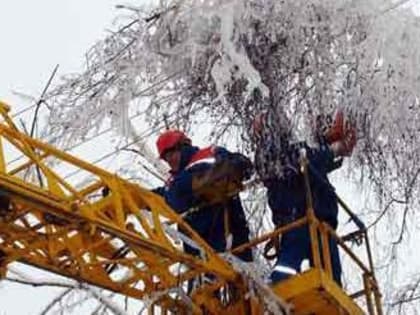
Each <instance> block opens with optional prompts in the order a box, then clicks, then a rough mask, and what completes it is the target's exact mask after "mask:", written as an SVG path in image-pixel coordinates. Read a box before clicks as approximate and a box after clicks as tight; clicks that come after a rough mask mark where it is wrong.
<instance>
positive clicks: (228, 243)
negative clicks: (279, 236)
mask: <svg viewBox="0 0 420 315" xmlns="http://www.w3.org/2000/svg"><path fill="white" fill-rule="evenodd" d="M156 146H157V149H158V152H159V156H160V158H161V159H163V160H164V161H165V162H167V163H168V165H169V166H170V173H171V178H170V179H169V180H168V182H167V184H166V186H165V187H162V188H159V189H156V190H155V191H156V192H157V193H159V194H161V195H162V196H163V197H164V198H165V200H166V202H167V203H168V204H169V205H170V206H171V207H172V208H173V209H174V210H175V211H176V212H178V213H183V214H186V216H185V220H186V222H187V223H188V224H189V225H190V226H191V227H192V228H193V229H194V230H195V231H197V232H198V234H199V235H200V236H201V237H202V238H203V239H204V240H205V241H206V242H207V243H208V244H209V245H210V246H211V247H212V248H213V249H215V250H216V251H217V252H223V251H226V250H228V249H229V248H230V247H232V248H234V247H237V246H239V245H241V244H244V243H247V242H248V241H249V229H248V226H247V222H246V218H245V213H244V209H243V207H242V204H241V201H240V199H239V196H238V192H236V193H234V194H230V193H231V192H232V191H230V192H226V193H225V191H222V190H220V185H219V184H216V183H215V182H214V181H213V180H214V179H216V178H217V180H218V183H220V182H221V179H226V178H232V179H233V178H234V180H235V181H237V182H240V183H241V182H242V180H244V179H246V178H248V177H249V176H250V174H251V171H252V164H251V162H250V160H249V159H248V158H246V157H245V156H243V155H242V154H239V153H232V152H229V151H228V150H226V149H225V148H222V147H217V146H210V147H207V148H203V149H200V148H198V147H196V146H193V145H192V143H191V140H190V139H189V138H188V137H187V136H186V135H185V134H184V133H183V132H181V131H179V130H168V131H165V132H164V133H162V134H161V135H160V136H159V137H158V139H157V142H156ZM226 163H227V164H226ZM225 165H228V167H224V166H225ZM220 166H222V167H220ZM215 170H216V171H221V172H219V173H218V174H216V173H214V171H215ZM213 174H216V176H213ZM229 181H230V180H229ZM230 187H231V186H230ZM217 192H219V193H217ZM193 208H198V209H197V210H194V211H191V210H192V209H193ZM184 248H185V250H186V252H188V253H191V254H195V255H198V254H199V252H198V251H197V250H196V249H194V248H192V247H190V246H189V245H187V244H184ZM237 256H238V257H239V258H241V259H242V260H244V261H251V260H252V251H251V250H247V251H244V252H242V253H240V254H238V255H237Z"/></svg>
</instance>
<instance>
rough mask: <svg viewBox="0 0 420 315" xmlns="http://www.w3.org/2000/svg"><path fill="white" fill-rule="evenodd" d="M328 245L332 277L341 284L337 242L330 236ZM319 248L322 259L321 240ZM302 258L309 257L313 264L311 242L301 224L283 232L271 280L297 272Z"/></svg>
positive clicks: (282, 278)
mask: <svg viewBox="0 0 420 315" xmlns="http://www.w3.org/2000/svg"><path fill="white" fill-rule="evenodd" d="M329 247H330V254H331V258H330V259H331V266H332V273H333V279H334V280H335V281H336V282H337V283H338V284H339V285H340V286H341V263H340V256H339V253H338V246H337V242H336V241H335V240H334V239H331V238H330V239H329ZM319 248H320V253H321V259H323V257H322V250H321V242H319ZM304 259H309V261H310V263H311V266H313V262H312V253H311V242H310V236H309V229H308V227H307V226H301V227H299V228H297V229H294V230H292V231H290V232H287V233H285V234H283V236H282V239H281V244H280V252H279V256H278V259H277V263H276V266H275V267H274V270H273V272H272V274H271V280H272V281H273V282H278V281H282V280H285V279H287V278H289V277H290V276H292V275H294V274H296V273H298V272H299V271H300V266H301V264H302V261H303V260H304Z"/></svg>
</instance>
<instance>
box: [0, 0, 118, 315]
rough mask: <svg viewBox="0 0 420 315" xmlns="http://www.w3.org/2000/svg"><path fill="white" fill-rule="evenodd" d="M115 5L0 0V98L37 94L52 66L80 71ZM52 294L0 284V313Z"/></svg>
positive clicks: (35, 307) (18, 310) (29, 307)
mask: <svg viewBox="0 0 420 315" xmlns="http://www.w3.org/2000/svg"><path fill="white" fill-rule="evenodd" d="M118 3H121V1H117V0H88V1H82V0H60V1H56V0H39V1H29V0H26V1H23V0H2V1H0V47H1V48H0V99H2V100H4V101H6V102H8V103H9V104H10V105H12V109H13V111H16V109H15V108H16V107H17V106H19V107H21V106H22V105H25V104H23V102H22V100H21V99H19V98H18V97H16V96H15V95H13V91H19V92H24V93H26V94H30V95H32V96H35V97H37V96H39V95H40V94H41V92H42V89H43V87H44V86H45V84H46V82H47V80H48V78H49V76H50V74H51V72H52V70H53V69H54V67H55V65H56V64H59V65H60V68H59V74H66V73H69V72H73V71H77V70H78V69H80V67H81V65H82V63H83V55H84V53H85V52H86V51H87V50H88V48H89V47H90V46H92V44H93V43H94V42H95V41H97V40H99V39H100V38H102V37H103V36H104V35H105V34H106V33H105V32H106V28H109V27H111V26H112V21H113V18H114V17H115V15H116V9H115V5H116V4H118ZM26 105H28V103H26ZM32 270H34V269H32ZM32 272H35V274H38V271H32ZM39 275H40V276H41V274H39ZM55 292H58V291H57V290H52V289H43V288H30V287H26V286H22V285H11V284H9V283H0V315H32V314H39V312H40V311H41V309H42V308H43V306H45V305H46V304H47V303H48V302H49V301H51V298H52V297H53V296H54V294H56V293H55Z"/></svg>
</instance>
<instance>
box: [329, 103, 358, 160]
mask: <svg viewBox="0 0 420 315" xmlns="http://www.w3.org/2000/svg"><path fill="white" fill-rule="evenodd" d="M325 139H326V140H327V143H329V144H331V146H332V147H333V150H334V151H335V152H336V154H337V155H340V156H350V155H351V153H352V152H353V149H354V147H355V146H356V143H357V137H356V126H355V124H352V123H351V122H350V121H349V120H344V114H343V112H342V111H338V112H337V114H336V115H335V118H334V122H333V124H332V126H331V128H330V129H329V130H327V132H326V133H325Z"/></svg>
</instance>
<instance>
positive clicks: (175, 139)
mask: <svg viewBox="0 0 420 315" xmlns="http://www.w3.org/2000/svg"><path fill="white" fill-rule="evenodd" d="M180 144H191V139H190V138H188V137H187V136H186V135H185V133H183V132H182V131H179V130H167V131H165V132H164V133H162V134H161V135H160V136H159V138H158V139H157V141H156V147H157V149H158V152H159V157H160V158H161V159H162V158H163V156H164V154H165V153H166V152H167V151H168V150H170V149H173V148H174V147H176V146H177V145H180Z"/></svg>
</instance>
